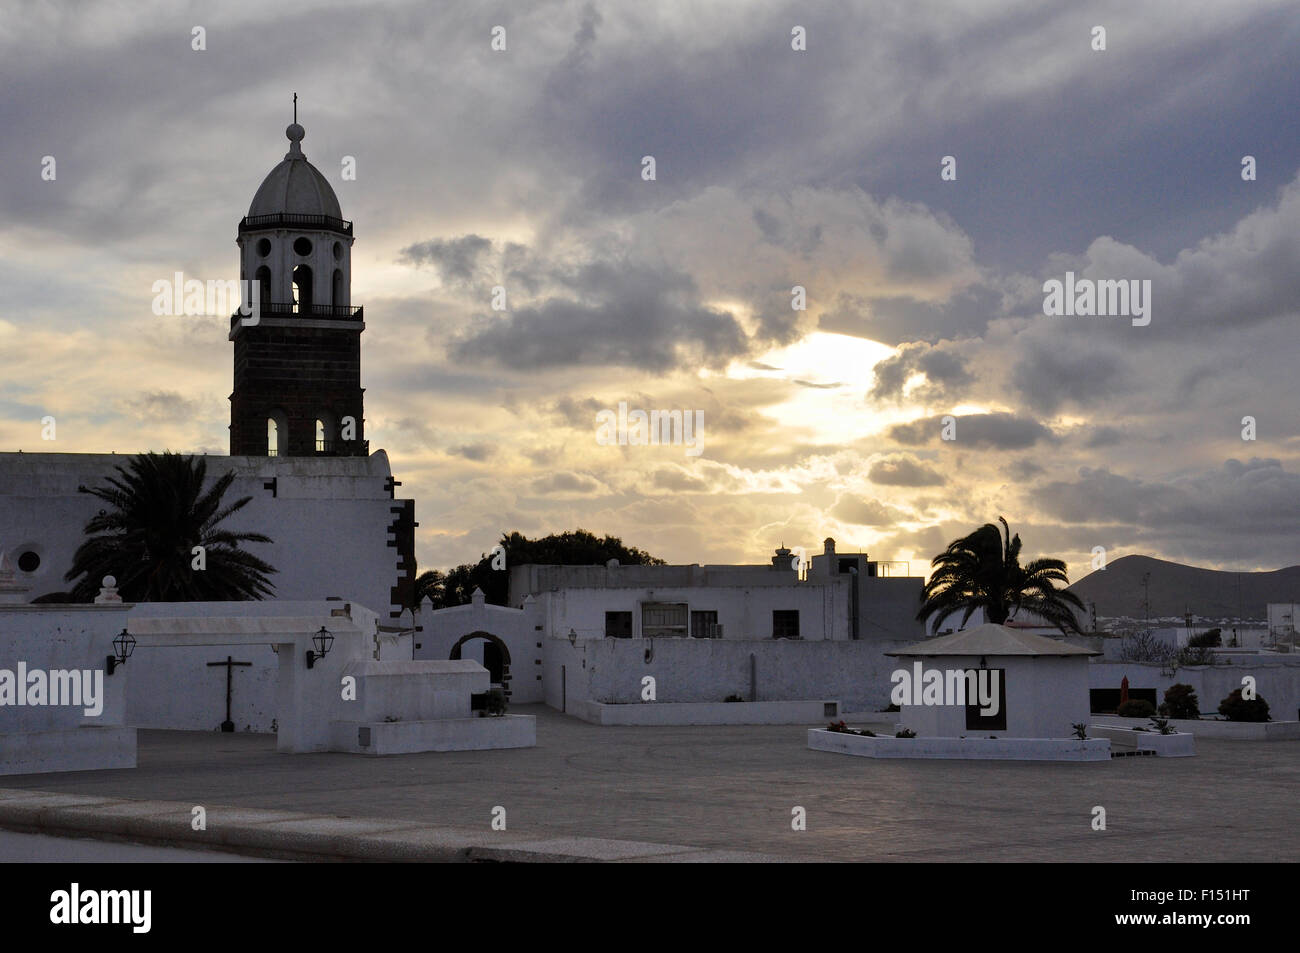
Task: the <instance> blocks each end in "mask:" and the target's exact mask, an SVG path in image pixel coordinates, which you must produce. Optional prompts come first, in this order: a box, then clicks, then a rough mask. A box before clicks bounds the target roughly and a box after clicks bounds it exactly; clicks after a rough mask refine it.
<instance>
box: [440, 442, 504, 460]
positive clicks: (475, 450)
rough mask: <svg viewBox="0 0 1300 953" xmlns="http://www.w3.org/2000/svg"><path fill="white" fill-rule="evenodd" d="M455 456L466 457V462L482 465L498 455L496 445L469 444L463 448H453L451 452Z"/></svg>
mask: <svg viewBox="0 0 1300 953" xmlns="http://www.w3.org/2000/svg"><path fill="white" fill-rule="evenodd" d="M448 452H449V453H451V454H452V455H453V456H457V457H464V458H465V459H466V460H473V461H474V462H475V463H482V462H483V461H484V460H487V459H488V458H489V457H492V456H494V455H495V454H496V452H497V448H496V444H491V443H469V444H465V445H464V446H461V447H452V448H451V449H450V450H449V451H448Z"/></svg>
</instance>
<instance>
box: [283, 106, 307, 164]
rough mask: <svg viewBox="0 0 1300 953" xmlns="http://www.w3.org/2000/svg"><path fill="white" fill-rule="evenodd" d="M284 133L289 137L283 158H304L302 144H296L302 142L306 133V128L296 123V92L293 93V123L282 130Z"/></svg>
mask: <svg viewBox="0 0 1300 953" xmlns="http://www.w3.org/2000/svg"><path fill="white" fill-rule="evenodd" d="M284 134H285V135H286V136H287V137H288V138H289V152H288V154H287V155H285V158H286V159H301V158H306V156H304V155H303V153H302V146H300V145H298V143H300V142H302V140H303V138H304V137H305V136H306V135H307V130H306V129H304V128H303V127H302V126H300V125H298V94H297V93H294V94H293V125H291V126H290V127H289V128H288V129H286V130H285V131H284Z"/></svg>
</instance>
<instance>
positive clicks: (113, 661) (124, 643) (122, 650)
mask: <svg viewBox="0 0 1300 953" xmlns="http://www.w3.org/2000/svg"><path fill="white" fill-rule="evenodd" d="M113 651H114V652H116V653H117V654H116V655H110V656H108V658H107V660H106V661H105V662H104V667H105V668H106V669H107V670H108V674H109V675H112V674H113V669H115V668H117V667H118V666H119V665H125V664H126V660H127V659H129V658H130V657H131V653H132V652H134V651H135V636H134V635H132V634H131V633H130V632H128V631H126V629H123V630H122V634H121V635H119V636H118V637H117V638H115V639H114V640H113Z"/></svg>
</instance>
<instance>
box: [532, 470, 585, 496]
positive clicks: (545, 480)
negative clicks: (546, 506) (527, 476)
mask: <svg viewBox="0 0 1300 953" xmlns="http://www.w3.org/2000/svg"><path fill="white" fill-rule="evenodd" d="M601 488H602V487H601V484H600V481H599V480H596V479H593V478H592V477H589V476H587V475H586V474H585V473H573V472H572V471H569V470H560V471H559V472H556V473H551V474H548V475H546V476H542V477H538V478H537V479H535V480H534V481H533V482H532V491H533V492H534V493H539V494H542V495H550V494H561V495H571V494H575V493H577V494H592V493H595V492H596V491H598V490H600V489H601Z"/></svg>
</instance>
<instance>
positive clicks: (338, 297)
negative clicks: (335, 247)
mask: <svg viewBox="0 0 1300 953" xmlns="http://www.w3.org/2000/svg"><path fill="white" fill-rule="evenodd" d="M333 286H334V292H333V297H332V298H331V299H330V304H332V305H334V307H336V308H337V307H339V306H340V305H342V304H343V272H342V271H340V270H339V269H338V268H335V269H334V282H333Z"/></svg>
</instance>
